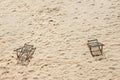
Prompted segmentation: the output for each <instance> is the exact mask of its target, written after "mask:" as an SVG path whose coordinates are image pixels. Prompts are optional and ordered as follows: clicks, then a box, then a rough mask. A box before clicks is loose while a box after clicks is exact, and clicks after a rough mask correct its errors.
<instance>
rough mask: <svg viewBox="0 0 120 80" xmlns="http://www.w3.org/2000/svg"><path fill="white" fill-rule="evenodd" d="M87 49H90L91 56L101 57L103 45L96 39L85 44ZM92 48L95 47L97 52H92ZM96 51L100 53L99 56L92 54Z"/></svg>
mask: <svg viewBox="0 0 120 80" xmlns="http://www.w3.org/2000/svg"><path fill="white" fill-rule="evenodd" d="M87 45H88V47H89V49H90V53H91V55H92V56H93V57H94V56H99V55H103V46H104V44H102V43H100V42H98V40H97V39H93V40H88V43H87ZM94 47H97V48H98V50H95V51H93V50H92V48H94ZM96 51H100V54H93V52H96Z"/></svg>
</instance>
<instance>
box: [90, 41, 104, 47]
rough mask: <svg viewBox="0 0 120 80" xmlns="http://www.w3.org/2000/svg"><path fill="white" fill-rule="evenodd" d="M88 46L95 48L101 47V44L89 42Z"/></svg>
mask: <svg viewBox="0 0 120 80" xmlns="http://www.w3.org/2000/svg"><path fill="white" fill-rule="evenodd" d="M88 45H89V46H91V47H97V46H102V45H103V44H102V43H100V42H91V43H89V44H88Z"/></svg>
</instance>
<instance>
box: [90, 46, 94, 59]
mask: <svg viewBox="0 0 120 80" xmlns="http://www.w3.org/2000/svg"><path fill="white" fill-rule="evenodd" d="M89 49H90V53H91V55H92V57H94V55H93V53H92V49H91V47H89Z"/></svg>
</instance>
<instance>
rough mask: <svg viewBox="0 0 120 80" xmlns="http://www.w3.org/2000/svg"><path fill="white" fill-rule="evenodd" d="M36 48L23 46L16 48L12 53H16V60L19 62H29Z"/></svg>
mask: <svg viewBox="0 0 120 80" xmlns="http://www.w3.org/2000/svg"><path fill="white" fill-rule="evenodd" d="M35 50H36V48H34V46H33V45H28V44H26V43H25V44H24V46H23V47H21V48H18V49H16V50H14V51H16V52H17V59H18V60H19V61H21V62H23V61H27V60H29V59H30V58H31V57H32V55H33V54H34V52H35Z"/></svg>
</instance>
